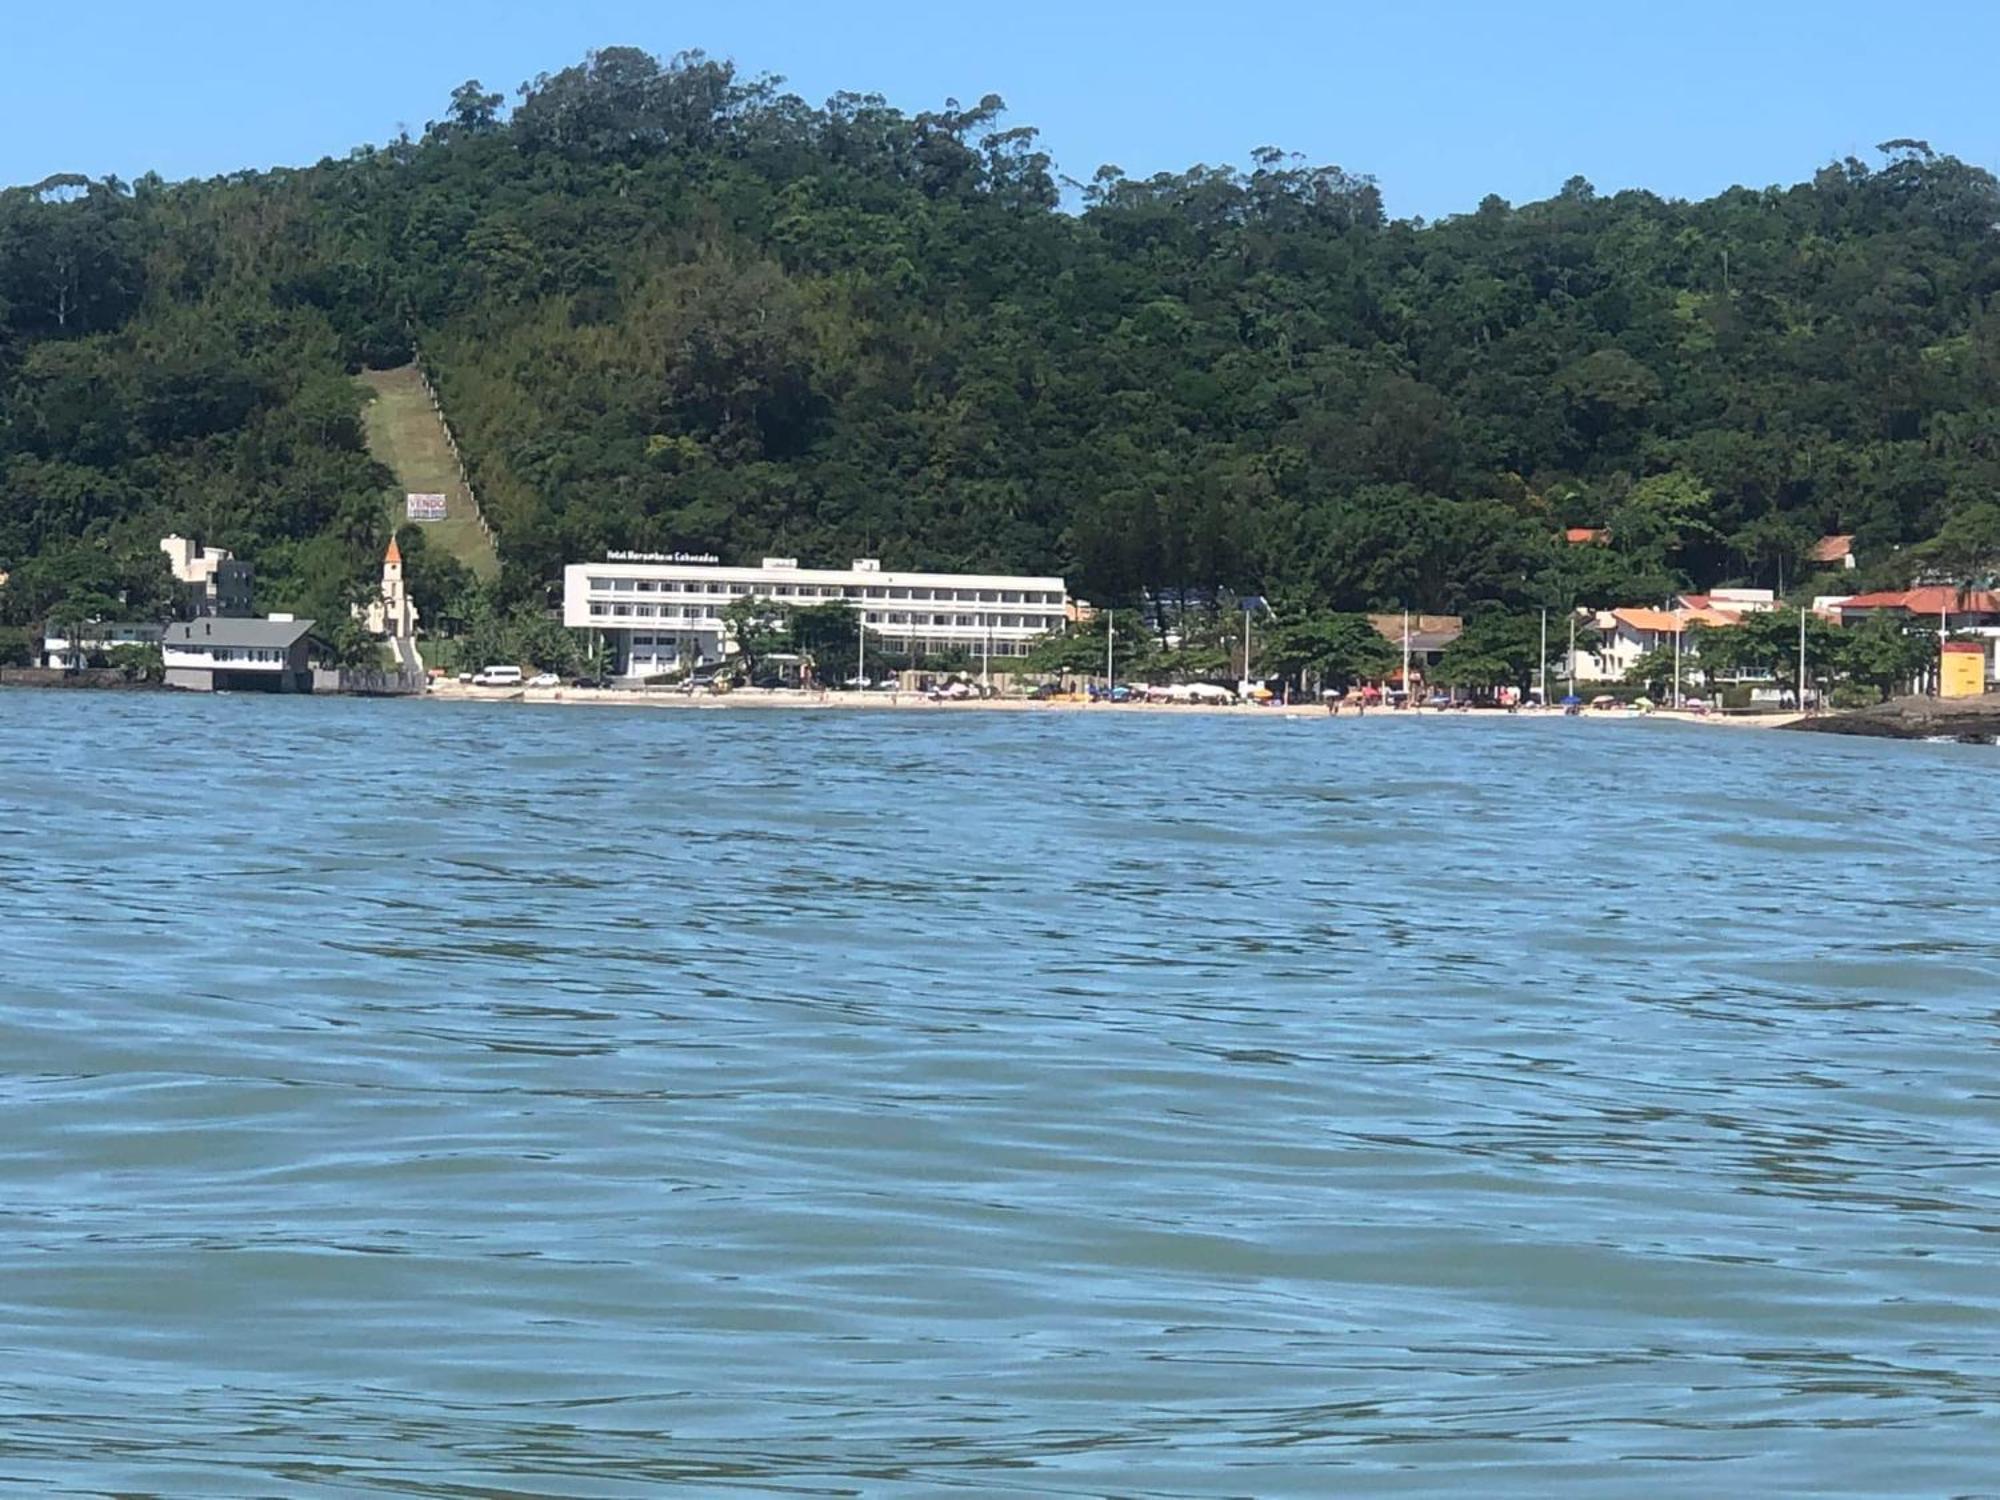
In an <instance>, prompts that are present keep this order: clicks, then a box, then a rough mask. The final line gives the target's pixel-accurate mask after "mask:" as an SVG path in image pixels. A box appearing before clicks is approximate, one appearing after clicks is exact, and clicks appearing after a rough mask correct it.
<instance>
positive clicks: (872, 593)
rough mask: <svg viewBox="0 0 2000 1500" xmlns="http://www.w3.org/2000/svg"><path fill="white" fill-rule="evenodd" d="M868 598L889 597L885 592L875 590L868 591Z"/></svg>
mask: <svg viewBox="0 0 2000 1500" xmlns="http://www.w3.org/2000/svg"><path fill="white" fill-rule="evenodd" d="M868 597H869V598H870V599H881V598H885V597H887V595H886V591H885V590H882V589H879V588H873V589H870V590H869V591H868Z"/></svg>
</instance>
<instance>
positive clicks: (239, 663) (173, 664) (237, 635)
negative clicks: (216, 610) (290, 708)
mask: <svg viewBox="0 0 2000 1500" xmlns="http://www.w3.org/2000/svg"><path fill="white" fill-rule="evenodd" d="M312 628H313V622H312V621H311V620H295V619H291V618H288V617H285V616H277V617H274V618H272V619H268V620H240V619H229V618H227V617H221V616H213V615H210V616H204V617H203V618H201V619H198V620H186V621H183V622H182V623H180V624H178V625H170V626H168V627H167V635H166V639H165V640H164V641H162V642H161V644H160V651H161V655H162V656H163V658H164V660H165V666H166V669H167V686H168V687H177V688H187V689H189V690H191V691H193V692H197V693H212V692H216V691H218V690H225V691H229V692H262V693H310V692H311V691H312V664H311V662H310V661H309V660H308V659H307V650H308V643H309V640H310V637H311V635H312Z"/></svg>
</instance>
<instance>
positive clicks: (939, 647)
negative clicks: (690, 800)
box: [563, 552, 1068, 677]
mask: <svg viewBox="0 0 2000 1500" xmlns="http://www.w3.org/2000/svg"><path fill="white" fill-rule="evenodd" d="M738 599H766V600H770V601H771V602H773V603H776V604H790V605H799V606H809V605H815V604H825V603H828V602H830V601H834V600H843V601H845V602H846V603H847V604H849V606H850V607H852V608H853V610H854V611H855V613H856V615H857V616H858V617H859V619H860V622H861V628H862V631H863V634H864V635H865V636H866V637H867V639H868V642H869V644H870V645H871V646H874V645H877V644H878V643H879V645H880V646H881V647H882V648H883V649H884V650H885V651H887V652H892V653H896V654H899V655H900V654H907V655H910V656H913V657H916V658H918V659H921V658H922V657H924V656H926V655H931V654H935V653H938V652H943V651H964V652H966V653H967V654H968V655H970V656H972V657H974V658H976V659H978V658H984V657H987V656H991V657H993V658H995V659H998V658H1001V657H1009V656H1019V655H1022V654H1024V653H1025V652H1026V651H1027V649H1028V644H1029V642H1031V641H1033V640H1034V639H1035V638H1036V637H1038V636H1042V635H1047V634H1048V633H1049V632H1050V631H1056V630H1061V629H1063V627H1064V621H1065V619H1066V618H1067V616H1066V607H1067V604H1068V596H1067V594H1066V593H1065V592H1064V589H1063V581H1062V580H1061V579H1060V578H1022V577H1013V576H1009V575H1004V574H997V573H996V574H987V573H885V572H883V571H882V565H881V564H880V563H878V562H876V561H874V560H873V559H872V558H862V559H860V560H858V561H857V562H855V564H854V566H852V567H851V568H802V567H800V566H799V565H798V561H797V559H795V558H790V557H767V558H765V559H764V561H763V565H762V566H760V567H755V568H725V567H720V566H717V564H716V560H715V559H714V558H712V557H690V556H688V555H686V554H674V555H671V556H668V555H663V554H658V553H632V552H613V553H611V554H609V556H608V559H607V560H606V561H604V562H601V563H571V564H570V565H569V566H568V567H566V568H564V569H563V624H565V625H567V626H569V627H570V628H571V629H573V630H595V631H599V632H601V633H602V634H603V636H604V640H605V644H606V645H607V646H608V647H609V648H610V655H611V663H612V667H611V670H612V671H613V673H614V674H615V675H617V676H620V677H645V676H649V675H652V674H654V673H660V672H675V671H680V670H682V669H685V668H690V667H696V666H704V665H709V664H712V663H715V662H719V661H721V660H722V659H723V657H724V655H725V654H726V652H727V651H728V650H729V649H730V646H731V643H730V642H729V641H728V640H727V639H726V637H725V632H724V624H723V618H722V614H723V611H724V610H725V609H727V608H728V607H729V605H730V604H732V603H733V602H734V601H736V600H738Z"/></svg>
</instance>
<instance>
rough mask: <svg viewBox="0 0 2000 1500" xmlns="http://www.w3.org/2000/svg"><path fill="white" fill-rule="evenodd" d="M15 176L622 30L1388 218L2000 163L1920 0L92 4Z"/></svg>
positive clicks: (1979, 56)
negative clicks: (1335, 176) (1882, 155)
mask: <svg viewBox="0 0 2000 1500" xmlns="http://www.w3.org/2000/svg"><path fill="white" fill-rule="evenodd" d="M7 10H8V12H9V14H8V15H7V19H6V40H5V43H4V50H5V54H6V58H7V82H6V86H5V88H4V89H0V183H7V184H14V183H23V182H33V181H38V180H39V179H41V178H42V177H45V176H47V175H48V174H49V173H51V172H57V171H80V172H86V173H89V174H90V175H92V176H100V175H102V174H104V173H107V172H115V173H117V174H118V175H119V176H121V177H125V178H127V179H130V178H132V177H136V176H138V175H139V174H140V173H142V172H144V171H146V170H148V169H151V170H156V171H158V172H160V173H161V174H162V175H164V176H166V177H169V178H181V177H189V176H208V175H212V174H216V173H220V172H226V171H230V170H233V169H237V168H241V167H262V166H270V165H275V164H284V163H290V164H303V163H308V162H311V161H315V160H317V159H318V158H320V157H321V156H326V155H339V154H342V153H344V152H345V151H346V150H347V149H348V148H349V147H351V146H354V145H356V144H359V143H362V142H366V141H381V140H384V139H387V138H388V137H390V136H392V135H394V133H395V132H396V129H397V127H398V126H399V125H408V126H409V128H410V130H411V131H412V133H416V132H419V131H421V130H422V128H423V125H424V122H425V121H426V120H429V119H434V118H436V117H437V116H439V115H440V114H442V113H443V110H444V105H445V101H446V99H447V97H448V96H449V94H450V91H451V89H452V87H453V86H454V85H456V84H458V83H459V82H461V81H462V80H464V79H466V78H468V77H477V78H479V79H481V80H483V81H484V82H485V83H486V84H487V86H488V87H489V88H501V89H504V91H505V92H507V93H508V94H509V95H510V96H511V95H512V93H513V90H514V88H515V86H516V85H518V84H519V83H521V82H522V81H523V80H525V79H527V78H529V77H531V76H533V75H534V74H535V73H537V72H542V71H549V72H553V71H555V70H557V69H559V68H561V67H564V66H566V65H567V64H569V63H571V62H574V61H576V60H577V59H578V58H579V57H580V56H581V55H582V54H583V53H584V52H585V51H587V50H589V49H591V48H593V47H599V46H611V45H624V44H629V45H634V46H640V47H644V48H646V49H648V50H649V51H653V52H657V53H661V54H666V53H671V52H674V51H677V50H680V49H682V48H689V47H699V48H701V49H703V50H705V51H707V52H709V53H711V54H712V55H715V56H719V57H728V58H731V59H733V60H734V61H735V62H736V63H737V64H738V66H739V67H740V68H742V69H743V70H744V71H746V72H751V73H762V72H769V73H777V74H781V75H783V76H784V77H785V78H786V79H787V80H788V83H789V86H790V87H791V88H793V89H794V90H795V91H796V92H798V93H800V94H802V95H804V96H805V97H806V98H808V99H810V100H812V101H814V102H816V103H817V102H819V101H821V100H823V99H824V98H825V97H826V96H827V95H828V94H830V93H833V92H834V91H836V90H839V89H852V90H856V91H874V92H879V93H882V94H885V95H887V96H888V97H889V99H890V100H891V101H892V102H893V103H895V104H897V105H899V106H901V107H903V108H905V109H909V110H917V109H923V108H928V107H932V106H935V105H937V104H938V103H940V102H942V101H943V99H945V98H946V97H947V96H955V97H957V98H959V99H962V100H966V101H968V102H969V101H971V100H973V99H977V98H978V97H979V96H980V95H982V94H985V93H988V92H992V93H998V94H1000V95H1001V96H1002V97H1004V98H1005V99H1006V100H1007V103H1008V106H1009V110H1010V116H1011V118H1012V119H1013V121H1014V122H1015V123H1026V124H1032V125H1036V126H1038V127H1040V128H1041V130H1042V132H1043V139H1044V142H1045V143H1046V145H1047V146H1048V148H1049V150H1050V151H1051V152H1052V153H1053V155H1054V156H1055V159H1056V162H1057V165H1058V167H1059V168H1060V169H1061V170H1062V171H1064V172H1066V173H1068V174H1070V175H1071V176H1074V177H1079V178H1087V177H1088V176H1089V175H1090V173H1091V172H1092V171H1093V170H1094V169H1095V168H1096V167H1097V166H1098V164H1100V163H1102V162H1107V161H1108V162H1115V163H1117V164H1118V165H1120V166H1122V167H1123V168H1125V170H1126V171H1127V172H1130V173H1132V174H1134V175H1142V174H1145V173H1150V172H1153V171H1159V170H1178V169H1179V168H1182V167H1186V166H1189V165H1191V164H1193V163H1195V162H1210V163H1220V162H1235V163H1243V162H1246V161H1247V160H1248V158H1249V153H1250V151H1251V149H1252V148H1254V147H1257V146H1261V145H1276V146H1282V147H1284V148H1286V149H1288V150H1292V151H1297V152H1300V153H1302V154H1303V155H1305V156H1306V157H1308V158H1310V159H1311V160H1313V161H1316V162H1333V163H1337V164H1339V165H1340V166H1343V167H1345V168H1347V169H1348V170H1349V171H1355V172H1370V173H1373V174H1374V175H1375V176H1376V177H1377V178H1378V179H1379V180H1380V182H1381V184H1382V187H1383V191H1384V193H1385V195H1386V197H1387V200H1388V205H1389V209H1390V211H1391V212H1392V213H1395V214H1401V215H1407V214H1422V215H1425V216H1426V217H1436V216H1438V215H1441V214H1446V213H1454V212H1460V211H1464V210H1469V209H1471V208H1472V207H1473V206H1475V205H1476V204H1477V202H1478V200H1479V199H1480V197H1481V196H1483V195H1484V194H1486V193H1488V192H1497V193H1499V194H1501V195H1502V196H1503V197H1507V198H1509V199H1512V200H1514V201H1516V202H1520V201H1524V200H1527V199H1530V198H1538V197H1544V196H1547V195H1548V194H1550V193H1552V192H1554V191H1555V189H1556V188H1557V187H1558V186H1560V184H1561V183H1562V181H1563V179H1564V178H1566V177H1568V176H1570V175H1571V174H1572V173H1578V172H1580V173H1582V174H1583V175H1584V176H1586V177H1588V178H1590V180H1591V181H1592V182H1594V183H1595V184H1596V185H1597V186H1598V188H1599V189H1600V190H1604V191H1609V190H1612V189H1616V188H1619V187H1649V188H1652V189H1654V190H1656V191H1659V192H1663V193H1667V194H1671V195H1676V196H1683V197H1694V196H1705V195H1707V194H1710V193H1713V192H1715V191H1717V190H1719V189H1721V188H1723V187H1727V186H1729V185H1730V184H1732V183H1737V182H1743V183H1749V184H1752V185H1757V186H1761V185H1764V184H1767V183H1772V182H1790V181H1795V180H1797V179H1799V178H1802V177H1805V176H1808V175H1810V174H1811V172H1812V171H1813V170H1814V169H1815V168H1816V167H1817V166H1819V165H1820V164H1822V163H1823V162H1825V161H1827V160H1829V159H1830V158H1833V157H1836V156H1839V155H1843V154H1846V153H1849V152H1853V153H1858V154H1867V156H1868V159H1870V160H1873V159H1874V158H1873V157H1872V152H1871V148H1872V147H1873V146H1874V145H1875V143H1876V142H1878V141H1882V140H1887V139H1890V138H1891V137H1895V136H1916V137H1920V138H1924V139H1928V140H1929V141H1930V142H1931V144H1932V145H1934V146H1935V147H1937V148H1938V149H1939V150H1941V151H1950V152H1952V153H1954V154H1956V155H1959V156H1962V157H1964V158H1966V159H1967V160H1970V161H1975V162H1978V163H1980V164H1981V165H1984V166H1987V167H2000V111H1996V110H1994V109H1993V108H1992V107H1991V105H1990V103H1989V100H1990V98H1991V95H1992V87H1993V86H1992V82H1991V69H1992V63H1993V59H1994V58H1995V56H1996V55H2000V5H1995V4H1991V3H1986V4H1979V3H1971V0H1964V3H1960V0H1934V3H1929V4H1925V3H1922V0H1917V3H1914V4H1912V5H1909V6H1905V7H1901V8H1899V7H1895V6H1889V5H1884V4H1881V3H1879V0H1875V3H1869V4H1859V3H1849V0H1814V3H1805V0H1733V3H1726V4H1724V3H1716V0H1625V3H1619V0H1595V3H1582V0H1543V3H1538V0H1512V3H1508V0H1487V3H1470V0H1372V3H1347V0H1317V3H1314V0H1263V3H1261V4H1246V3H1241V0H1238V3H1233V4H1232V3H1216V0H1210V3H1202V4H1189V3H1184V0H1153V3H1148V4H1140V3H1136V0H1115V3H1102V0H1068V3H1051V0H1012V3H1007V4H987V5H956V6H954V5H942V4H938V3H937V0H924V3H914V0H762V3H759V0H737V3H735V4H727V5H725V4H716V3H713V0H711V3H708V4H702V5H693V4H682V3H675V0H403V3H402V4H400V5H372V6H337V5H313V6H305V5H296V4H291V3H286V0H180V3H175V0H144V3H141V0H70V3H68V4H49V3H46V0H45V3H41V4H36V5H32V6H30V5H26V4H20V5H9V6H8V7H7Z"/></svg>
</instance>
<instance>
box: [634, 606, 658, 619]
mask: <svg viewBox="0 0 2000 1500" xmlns="http://www.w3.org/2000/svg"><path fill="white" fill-rule="evenodd" d="M659 612H660V611H659V606H657V605H653V604H641V605H639V606H638V607H637V610H636V613H637V614H638V616H639V618H640V619H642V620H650V619H651V618H652V617H653V616H654V615H656V614H658V613H659Z"/></svg>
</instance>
